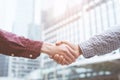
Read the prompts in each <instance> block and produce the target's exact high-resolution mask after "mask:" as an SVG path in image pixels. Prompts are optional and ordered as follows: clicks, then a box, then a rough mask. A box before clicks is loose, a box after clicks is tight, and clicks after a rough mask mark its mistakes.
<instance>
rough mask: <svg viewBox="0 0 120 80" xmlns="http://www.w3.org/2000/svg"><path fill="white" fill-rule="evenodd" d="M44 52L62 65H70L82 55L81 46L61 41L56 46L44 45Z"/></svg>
mask: <svg viewBox="0 0 120 80" xmlns="http://www.w3.org/2000/svg"><path fill="white" fill-rule="evenodd" d="M42 51H43V52H44V53H47V54H48V55H49V56H50V58H52V59H54V61H56V62H57V63H59V64H61V65H69V64H71V63H73V62H75V60H76V59H77V58H78V57H79V56H80V55H81V52H80V48H79V46H78V45H75V44H72V43H70V42H67V41H59V42H56V44H50V43H44V44H43V46H42Z"/></svg>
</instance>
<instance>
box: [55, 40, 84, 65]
mask: <svg viewBox="0 0 120 80" xmlns="http://www.w3.org/2000/svg"><path fill="white" fill-rule="evenodd" d="M56 45H57V46H60V45H68V46H69V47H67V49H68V50H69V52H70V53H72V54H74V55H76V59H77V58H78V57H79V56H80V55H81V54H82V51H81V49H80V47H79V45H75V44H72V43H70V42H67V41H59V42H56ZM58 57H59V56H58V55H57V56H56V55H55V56H54V57H53V59H54V60H56V61H61V58H59V59H58ZM65 63H66V62H62V64H65ZM68 64H70V63H68Z"/></svg>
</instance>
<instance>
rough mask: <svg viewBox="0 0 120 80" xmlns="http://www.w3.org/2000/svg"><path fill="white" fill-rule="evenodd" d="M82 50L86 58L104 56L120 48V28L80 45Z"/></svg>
mask: <svg viewBox="0 0 120 80" xmlns="http://www.w3.org/2000/svg"><path fill="white" fill-rule="evenodd" d="M79 46H80V49H81V51H82V54H83V56H84V57H86V58H89V57H93V56H95V55H103V54H106V53H110V52H112V51H113V50H116V49H118V48H120V26H119V28H116V29H115V28H114V29H112V30H109V31H106V32H104V33H102V34H99V35H96V36H94V37H92V38H90V39H89V40H88V41H85V42H83V43H80V45H79Z"/></svg>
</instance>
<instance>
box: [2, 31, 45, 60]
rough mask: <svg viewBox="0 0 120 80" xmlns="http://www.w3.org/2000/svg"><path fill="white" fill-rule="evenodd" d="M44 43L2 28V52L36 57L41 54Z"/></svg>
mask: <svg viewBox="0 0 120 80" xmlns="http://www.w3.org/2000/svg"><path fill="white" fill-rule="evenodd" d="M42 43H43V42H39V41H33V40H29V39H26V38H24V37H19V36H16V35H15V34H12V33H10V32H6V31H3V30H0V53H1V54H5V55H10V56H17V57H25V58H31V59H35V58H36V57H38V56H39V55H40V51H41V46H42Z"/></svg>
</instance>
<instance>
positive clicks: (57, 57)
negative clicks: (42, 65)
mask: <svg viewBox="0 0 120 80" xmlns="http://www.w3.org/2000/svg"><path fill="white" fill-rule="evenodd" d="M53 59H54V60H55V61H56V62H57V63H58V62H59V54H55V55H54V56H53Z"/></svg>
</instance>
